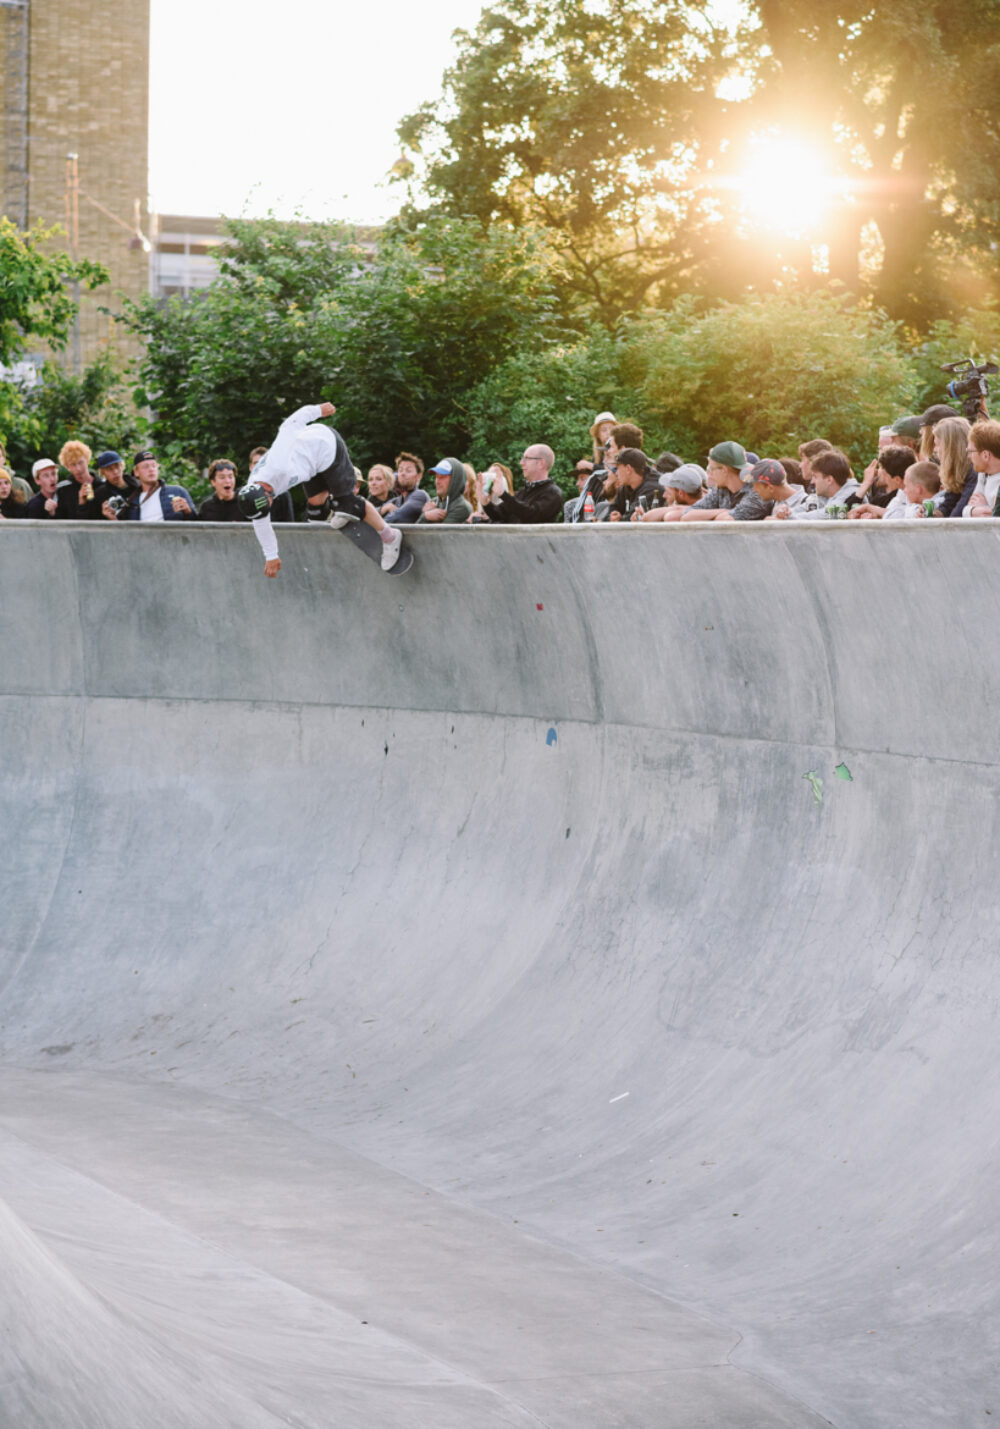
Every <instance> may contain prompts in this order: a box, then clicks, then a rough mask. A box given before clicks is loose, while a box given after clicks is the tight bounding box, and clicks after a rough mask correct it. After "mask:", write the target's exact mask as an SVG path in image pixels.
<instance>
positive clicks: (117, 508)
mask: <svg viewBox="0 0 1000 1429" xmlns="http://www.w3.org/2000/svg"><path fill="white" fill-rule="evenodd" d="M94 466H95V467H96V468H97V474H98V476H99V477H100V478H101V479H100V481H99V482H98V483H97V486H96V487H95V488H94V502H95V504H96V506H97V509H98V511H99V512H100V514H101V516H102V517H103V518H104V520H105V521H117V520H118V518H119V516H120V517H121V519H122V520H123V521H124V520H125V519H126V517H125V510H126V508H127V506H128V504H129V502H130V501H131V500H132V497H133V496H135V494H136V492H137V491H138V490H139V483H138V482H137V481H135V480H133V478H132V477H131V476H127V475H126V474H125V462H124V461H123V460H122V458H121V457H120V456H119V455H118V453H117V452H113V451H106V452H101V454H100V456H99V457H98V458H97V460H96V461H95V462H94Z"/></svg>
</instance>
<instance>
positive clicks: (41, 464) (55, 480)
mask: <svg viewBox="0 0 1000 1429" xmlns="http://www.w3.org/2000/svg"><path fill="white" fill-rule="evenodd" d="M31 475H32V477H33V479H34V481H35V483H36V485H37V486H38V491H37V493H36V494H35V495H34V496H33V497H32V498H31V500H30V501H29V502H28V504H27V506H26V507H25V508H24V514H25V516H26V517H27V518H28V519H29V520H30V521H54V520H55V518H56V511H57V508H58V504H59V503H58V502H57V501H56V488H57V487H58V485H59V468H58V467H57V466H56V464H55V462H54V461H53V460H52V459H51V457H47V456H40V457H39V458H38V460H37V461H36V462H35V464H34V466H33V467H32V468H31Z"/></svg>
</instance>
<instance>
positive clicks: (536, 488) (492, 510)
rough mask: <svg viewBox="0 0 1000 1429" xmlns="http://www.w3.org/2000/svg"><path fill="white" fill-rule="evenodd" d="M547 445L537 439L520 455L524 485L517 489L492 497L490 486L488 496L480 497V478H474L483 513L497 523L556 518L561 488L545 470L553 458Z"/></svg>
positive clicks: (481, 489)
mask: <svg viewBox="0 0 1000 1429" xmlns="http://www.w3.org/2000/svg"><path fill="white" fill-rule="evenodd" d="M555 459H556V458H555V452H553V450H552V448H551V447H547V446H545V445H544V444H543V443H541V442H537V443H536V444H535V445H534V446H530V447H528V448H526V450H525V453H524V456H523V457H522V458H521V470H522V472H523V473H524V486H523V488H522V489H521V490H520V491H517V492H509V491H508V492H505V493H504V495H503V496H501V497H499V498H496V497H494V494H493V492H492V490H491V492H490V497H489V500H488V501H486V500H484V498H483V478H482V477H481V476H480V477H477V478H476V495H477V497H478V499H479V504H480V506H481V507H482V512H483V515H484V516H486V517H487V518H488V520H490V521H491V522H494V523H499V524H500V525H538V524H540V523H542V522H547V521H558V519H559V513H560V511H561V510H562V503H563V497H562V492H561V491H560V490H559V488H558V486H556V484H555V482H554V481H553V480H552V478H551V476H550V475H549V472H550V471H551V470H552V466H553V463H554V462H555Z"/></svg>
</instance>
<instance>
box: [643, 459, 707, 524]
mask: <svg viewBox="0 0 1000 1429" xmlns="http://www.w3.org/2000/svg"><path fill="white" fill-rule="evenodd" d="M662 459H663V458H662V457H661V458H660V460H661V461H662ZM657 465H659V463H657ZM707 481H708V474H707V473H706V471H705V468H704V467H701V466H696V465H695V463H694V462H681V463H680V464H679V465H678V466H676V467H674V468H672V469H671V470H670V471H667V472H664V474H663V475H662V476H661V477H660V478H659V481H658V482H657V485H658V486H659V488H660V491H661V493H662V498H661V499H662V501H663V505H662V506H657V507H655V508H654V509H653V510H652V511H647V512H646V514H645V515H644V516H643V518H642V519H643V521H666V520H667V512H668V511H673V510H674V509H675V508H676V509H678V510H681V511H683V510H684V509H685V508H686V507H689V506H693V505H694V504H695V502H696V501H700V500H701V498H702V497H703V496H704V495H705V485H706V483H707Z"/></svg>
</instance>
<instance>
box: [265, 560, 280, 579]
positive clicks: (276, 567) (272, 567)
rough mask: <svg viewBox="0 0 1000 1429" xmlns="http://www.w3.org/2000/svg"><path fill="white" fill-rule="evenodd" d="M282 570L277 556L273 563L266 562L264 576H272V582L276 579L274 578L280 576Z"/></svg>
mask: <svg viewBox="0 0 1000 1429" xmlns="http://www.w3.org/2000/svg"><path fill="white" fill-rule="evenodd" d="M280 570H281V562H280V561H279V560H278V557H277V556H275V558H274V560H273V561H266V562H265V564H264V574H265V575H266V576H270V577H271V578H272V580H273V579H274V577H275V576H276V575H277V574H278V572H279V571H280Z"/></svg>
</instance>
